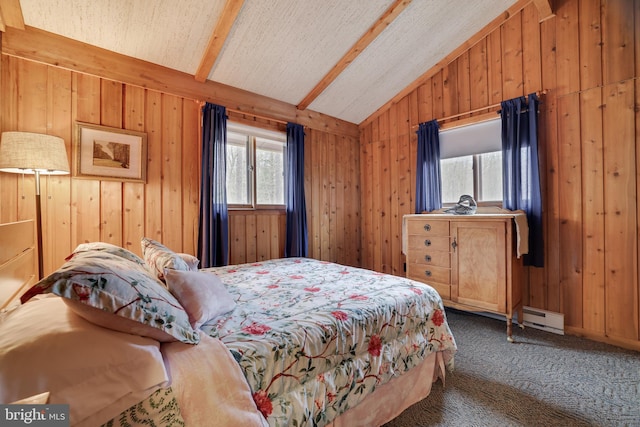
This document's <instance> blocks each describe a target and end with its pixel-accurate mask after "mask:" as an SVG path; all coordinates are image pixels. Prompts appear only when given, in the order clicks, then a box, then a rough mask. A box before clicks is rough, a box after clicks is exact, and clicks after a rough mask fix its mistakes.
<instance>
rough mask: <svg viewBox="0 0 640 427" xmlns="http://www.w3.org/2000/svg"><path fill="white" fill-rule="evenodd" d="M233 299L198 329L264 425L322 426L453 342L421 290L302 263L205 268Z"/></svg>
mask: <svg viewBox="0 0 640 427" xmlns="http://www.w3.org/2000/svg"><path fill="white" fill-rule="evenodd" d="M203 271H208V272H211V273H213V274H216V275H217V276H218V277H219V278H220V279H221V280H222V282H223V283H225V285H226V287H227V289H228V290H229V292H230V293H231V294H232V295H233V297H234V298H235V299H236V301H237V306H236V308H235V310H233V311H232V312H231V313H230V314H229V315H226V316H222V317H220V318H218V319H216V320H214V321H212V322H210V323H208V324H205V325H203V326H202V327H201V328H202V329H203V330H204V331H205V332H206V333H207V334H209V335H210V336H212V337H214V338H218V339H220V340H221V341H222V342H223V343H224V344H225V345H226V346H227V347H228V348H229V350H230V351H231V353H232V354H233V356H234V358H235V359H236V361H237V362H238V364H239V365H240V367H241V369H242V371H243V372H244V375H245V377H246V379H247V382H248V384H249V387H250V388H251V392H252V394H253V399H254V401H255V402H256V405H257V407H258V409H259V410H260V412H261V413H262V414H263V415H264V417H265V418H266V420H267V421H268V423H269V425H271V426H302V425H317V426H323V425H326V424H328V423H330V422H331V421H332V420H333V419H335V418H336V417H337V416H338V415H340V414H341V413H343V412H344V411H346V410H347V409H349V408H351V407H353V406H355V405H357V404H358V403H359V402H360V401H361V400H363V399H364V398H365V397H366V396H367V395H368V394H369V393H371V392H372V391H374V390H375V389H376V387H378V386H380V385H381V384H385V383H386V382H388V381H389V380H391V379H392V378H394V377H396V376H399V375H402V374H403V373H405V372H407V371H409V370H410V369H411V368H413V367H415V366H417V365H418V364H419V363H420V362H421V361H422V360H424V358H425V357H426V356H428V355H429V354H431V353H433V352H442V353H443V355H444V360H445V362H446V363H448V364H452V363H453V355H454V353H455V351H456V343H455V340H454V337H453V336H452V334H451V331H450V329H449V326H448V324H447V322H446V314H445V311H444V307H443V305H442V300H441V299H440V296H439V295H438V293H437V292H436V291H435V290H434V289H433V288H431V287H430V286H428V285H425V284H422V283H420V282H416V281H412V280H410V279H405V278H401V277H397V276H392V275H388V274H382V273H377V272H374V271H371V270H366V269H360V268H354V267H348V266H344V265H340V264H335V263H330V262H323V261H318V260H313V259H308V258H286V259H277V260H269V261H265V262H260V263H249V264H241V265H234V266H228V267H216V268H209V269H204V270H203Z"/></svg>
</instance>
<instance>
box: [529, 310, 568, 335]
mask: <svg viewBox="0 0 640 427" xmlns="http://www.w3.org/2000/svg"><path fill="white" fill-rule="evenodd" d="M522 312H523V316H522V317H523V318H524V319H523V324H524V326H529V327H531V328H536V329H541V330H543V331H547V332H553V333H554V334H559V335H564V314H562V313H556V312H553V311H546V310H541V309H539V308H533V307H526V306H525V307H523V309H522Z"/></svg>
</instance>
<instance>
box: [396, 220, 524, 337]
mask: <svg viewBox="0 0 640 427" xmlns="http://www.w3.org/2000/svg"><path fill="white" fill-rule="evenodd" d="M516 216H519V218H518V223H519V224H523V225H521V226H520V227H518V228H524V230H520V231H518V228H516ZM523 218H524V215H523V214H521V213H500V214H474V215H449V214H422V215H405V216H404V218H403V252H404V253H405V255H406V257H407V258H406V260H407V277H408V278H410V279H413V280H418V281H420V282H424V283H426V284H428V285H431V286H432V287H433V288H435V289H436V290H437V291H438V293H439V294H440V296H441V297H442V299H443V302H444V304H445V306H448V307H453V308H456V309H460V310H466V311H474V312H489V313H495V314H500V315H504V316H506V319H507V339H508V340H509V341H512V319H513V314H514V312H518V319H522V257H521V256H518V255H519V254H518V251H519V250H522V248H518V247H517V241H518V239H517V237H518V234H517V233H518V232H519V233H520V237H521V238H522V239H528V232H527V230H526V222H525V223H522V219H523ZM523 234H524V235H523ZM524 253H526V248H525V252H524Z"/></svg>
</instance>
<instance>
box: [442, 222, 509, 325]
mask: <svg viewBox="0 0 640 427" xmlns="http://www.w3.org/2000/svg"><path fill="white" fill-rule="evenodd" d="M508 221H511V220H508ZM508 221H503V220H495V221H462V220H460V221H459V220H452V221H451V236H452V242H451V244H452V277H451V282H452V283H451V300H452V301H455V302H457V303H460V304H466V305H470V306H474V307H478V308H482V309H486V310H489V311H493V312H498V313H505V312H506V310H507V308H506V305H507V259H506V257H507V254H509V253H510V252H509V251H507V250H506V227H507V226H510V225H511V223H510V222H508Z"/></svg>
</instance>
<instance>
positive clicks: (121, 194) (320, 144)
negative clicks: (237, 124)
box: [0, 55, 360, 274]
mask: <svg viewBox="0 0 640 427" xmlns="http://www.w3.org/2000/svg"><path fill="white" fill-rule="evenodd" d="M1 76H2V86H1V88H2V92H1V93H0V96H1V97H2V100H3V103H2V118H1V121H0V126H1V128H2V129H3V130H13V129H17V130H24V131H32V132H42V133H51V134H54V135H58V136H61V137H63V138H64V139H65V141H66V146H67V152H68V155H69V159H70V162H71V166H72V169H73V167H74V156H73V154H74V150H73V140H74V137H75V136H74V133H75V127H74V124H75V122H76V121H81V122H87V123H94V124H100V125H105V126H110V127H115V128H123V129H130V130H136V131H142V132H146V134H147V144H148V150H147V151H148V152H147V180H146V183H135V182H123V181H112V180H109V181H107V180H102V181H101V180H95V179H80V178H74V177H72V176H55V177H43V178H42V200H43V203H42V206H43V231H44V250H43V252H44V261H45V264H44V265H45V274H47V273H50V272H51V271H53V270H55V269H56V268H58V267H59V266H60V265H61V264H62V262H63V261H64V258H65V257H66V256H67V255H68V254H69V253H70V252H71V251H72V250H73V248H75V247H76V246H77V245H78V244H80V243H84V242H93V241H104V242H109V243H113V244H116V245H120V246H123V247H126V248H127V249H129V250H131V251H132V252H134V253H137V254H138V255H141V248H140V239H141V238H142V237H143V236H148V237H150V238H153V239H155V240H158V241H160V242H162V243H163V244H165V245H167V246H168V247H170V248H171V249H173V250H175V251H179V252H187V253H192V254H196V247H197V241H198V215H199V192H200V173H199V165H200V138H201V136H200V108H201V103H200V101H197V100H194V99H191V98H185V97H181V96H178V95H175V94H172V93H163V92H157V91H154V90H149V89H145V88H142V87H140V86H138V85H132V84H129V83H127V82H117V81H113V80H109V79H105V78H100V77H97V76H91V75H88V74H84V73H80V72H74V71H69V70H65V69H62V68H59V67H55V66H49V65H45V64H42V63H38V62H33V61H31V60H28V59H20V58H17V57H15V56H7V55H3V56H2V74H1ZM232 114H234V115H235V116H237V115H238V114H237V113H232ZM235 116H234V117H235ZM236 118H237V117H236ZM243 120H252V122H253V123H252V124H254V125H259V126H260V125H262V126H265V127H267V128H273V127H274V126H275V127H281V126H282V125H281V124H277V123H276V122H273V121H270V120H267V119H262V118H260V119H255V118H253V119H249V118H247V117H245V118H244V119H243ZM310 120H311V119H310ZM320 123H322V122H320ZM318 127H323V125H322V124H318ZM347 133H353V132H347ZM305 154H306V155H305V165H306V174H305V186H306V192H307V218H308V224H309V236H310V240H309V243H310V244H309V255H310V256H311V257H314V258H318V259H322V260H327V261H335V262H341V263H344V264H349V265H353V266H359V265H360V244H359V242H360V161H359V159H360V149H359V138H357V137H353V136H347V135H345V134H344V133H343V132H342V133H340V134H336V133H328V132H325V131H320V130H315V129H310V128H307V129H306V141H305ZM0 190H1V191H2V197H1V198H0V221H2V222H10V221H16V220H20V219H28V218H33V217H35V195H34V194H35V185H34V180H33V176H28V175H27V176H26V178H25V179H24V181H23V180H22V178H21V176H19V175H12V174H0ZM285 230H286V228H285V215H284V211H259V210H258V211H232V212H231V214H230V259H231V262H234V263H235V262H256V261H261V260H265V259H271V258H277V257H282V256H283V255H284V241H285V234H286V232H285Z"/></svg>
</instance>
